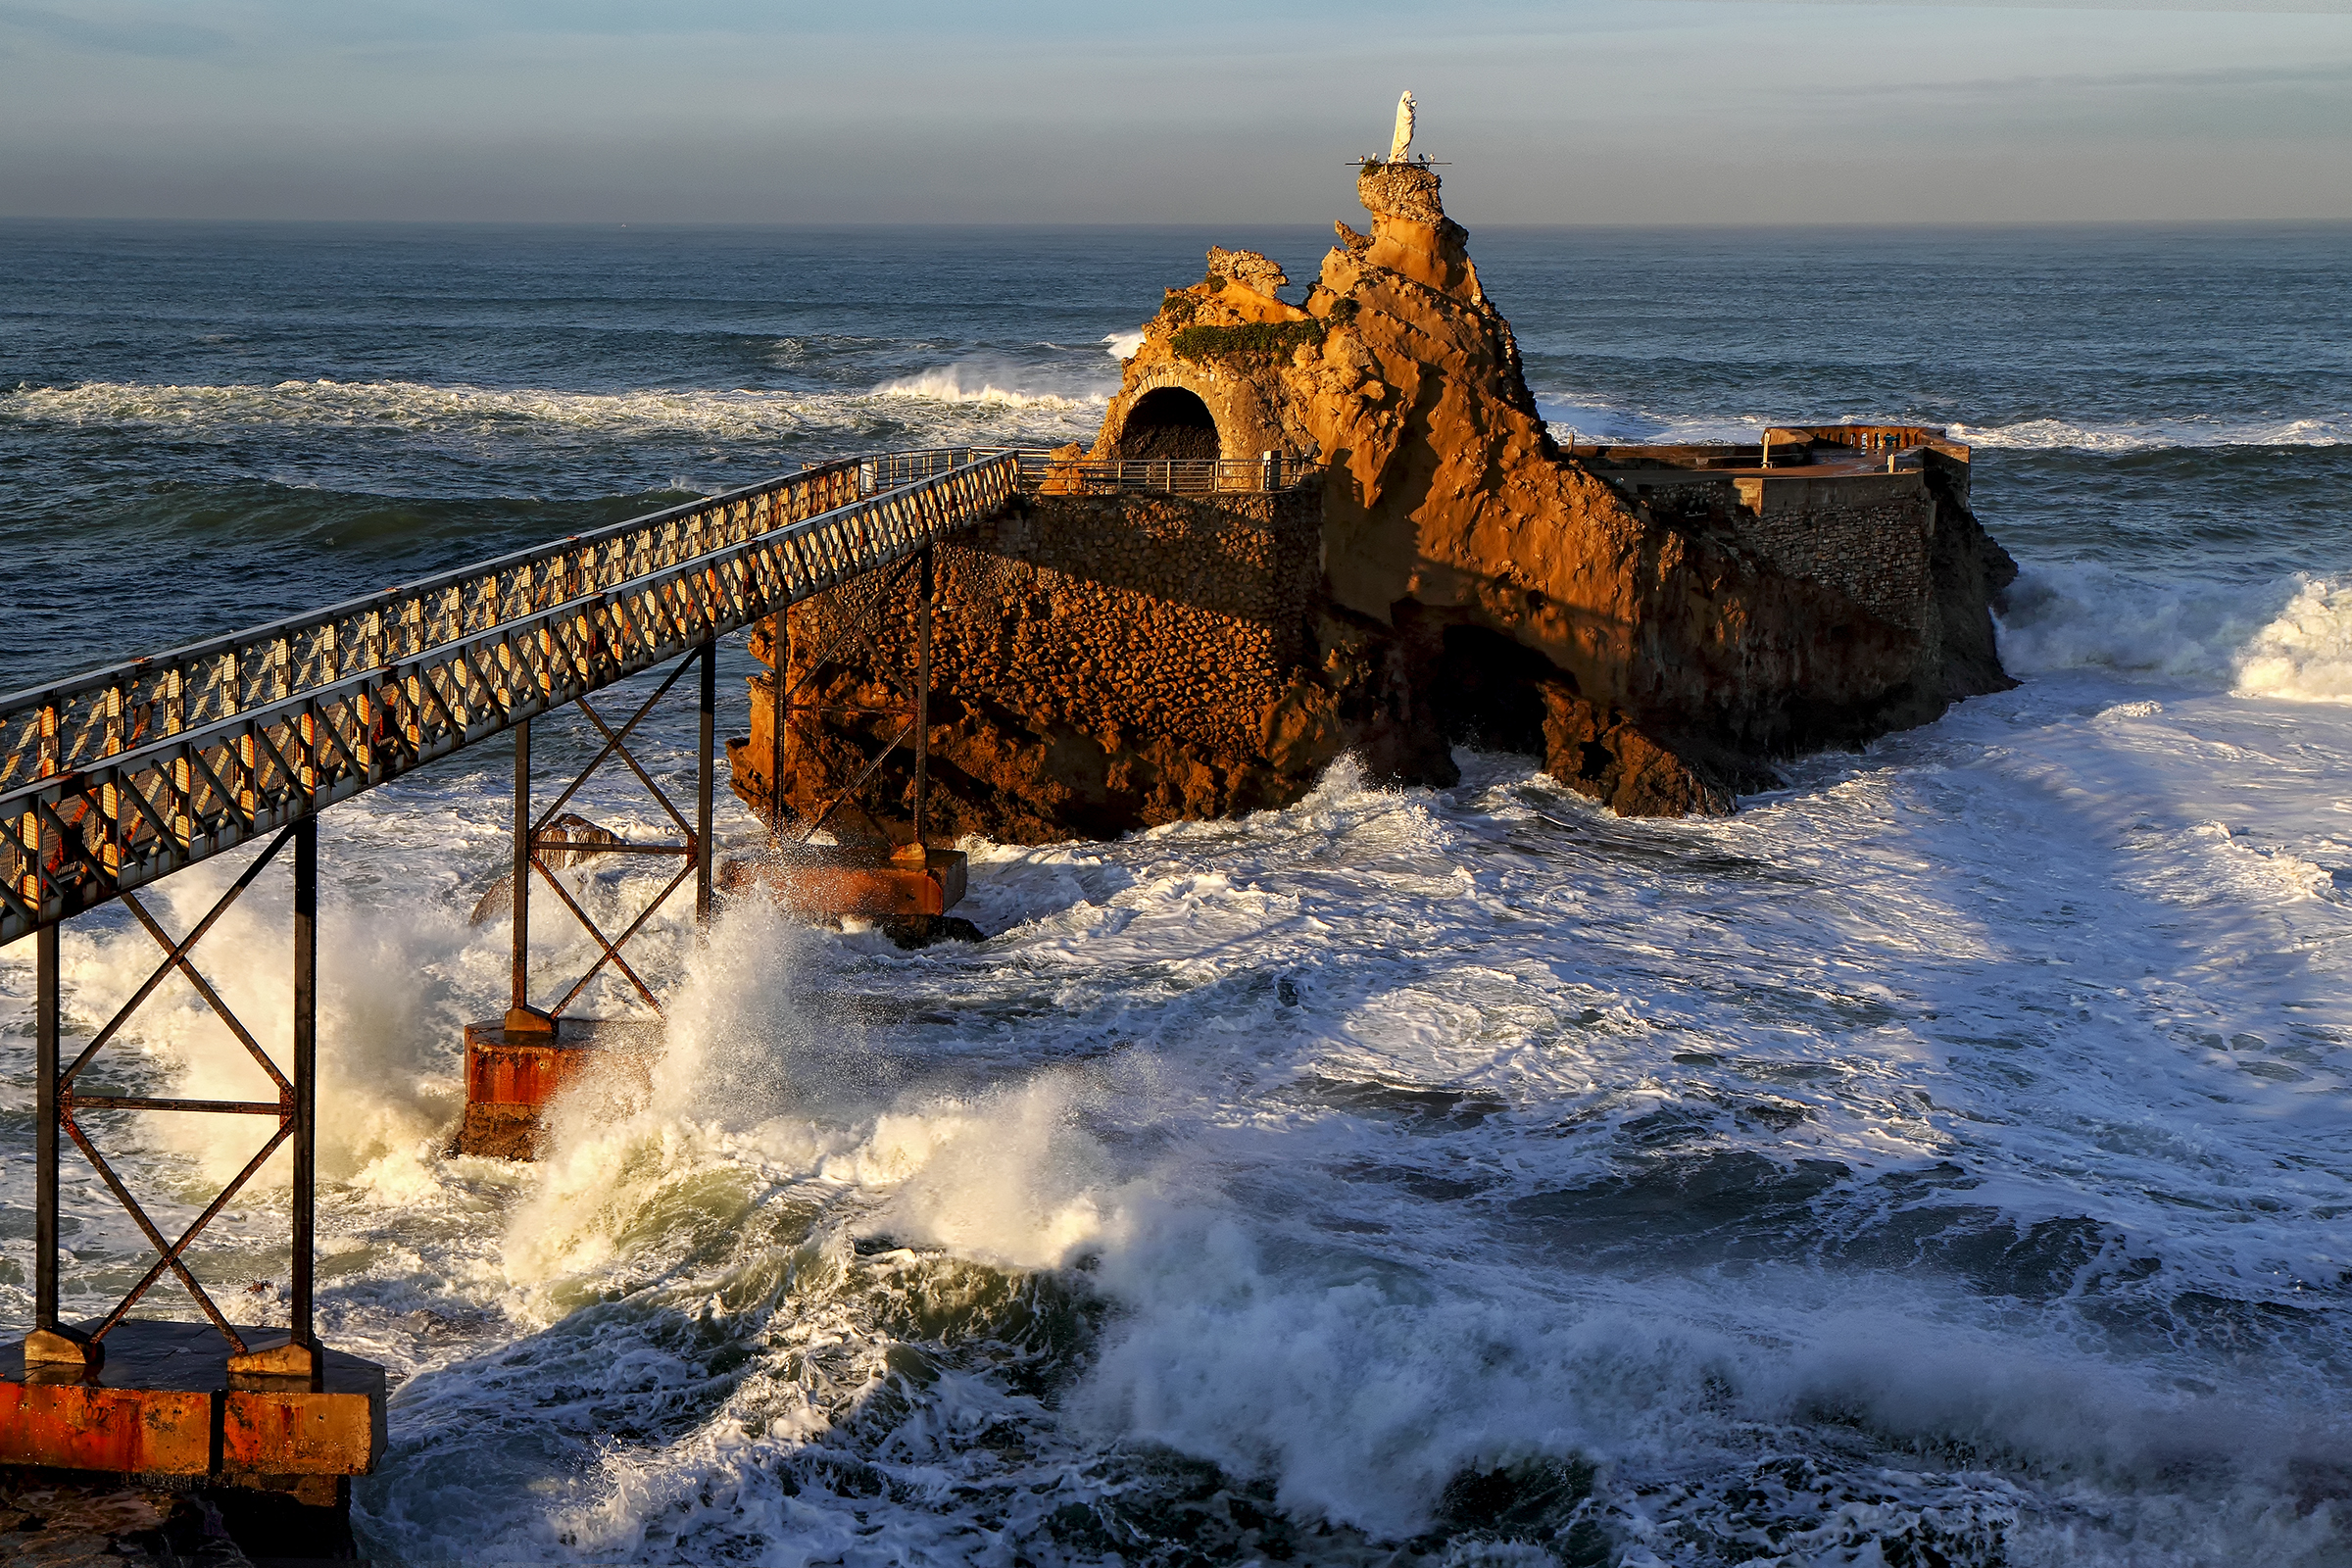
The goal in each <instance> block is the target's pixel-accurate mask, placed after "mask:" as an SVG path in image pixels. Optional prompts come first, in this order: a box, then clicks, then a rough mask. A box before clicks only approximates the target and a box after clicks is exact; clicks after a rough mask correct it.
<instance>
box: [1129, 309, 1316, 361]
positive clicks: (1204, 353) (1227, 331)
mask: <svg viewBox="0 0 2352 1568" xmlns="http://www.w3.org/2000/svg"><path fill="white" fill-rule="evenodd" d="M1326 330H1328V327H1327V326H1326V324H1325V323H1324V322H1322V321H1318V320H1313V319H1308V320H1304V321H1249V322H1245V323H1244V324H1242V325H1240V326H1188V327H1186V328H1184V329H1183V330H1182V331H1179V332H1176V333H1174V334H1172V335H1171V336H1170V337H1169V338H1168V347H1169V348H1171V349H1173V350H1175V352H1176V355H1177V357H1178V358H1179V359H1186V360H1191V361H1193V362H1194V363H1195V364H1208V363H1210V362H1212V361H1216V360H1255V359H1259V358H1265V357H1278V356H1281V355H1285V354H1289V353H1290V352H1291V351H1292V350H1294V349H1299V348H1306V347H1311V346H1312V345H1314V344H1318V343H1321V342H1322V341H1323V334H1324V332H1325V331H1326Z"/></svg>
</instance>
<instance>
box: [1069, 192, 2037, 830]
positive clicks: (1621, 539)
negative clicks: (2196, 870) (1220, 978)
mask: <svg viewBox="0 0 2352 1568" xmlns="http://www.w3.org/2000/svg"><path fill="white" fill-rule="evenodd" d="M1357 188H1358V192H1359V195H1360V197H1361V199H1362V201H1363V204H1364V206H1365V208H1366V209H1367V210H1368V211H1369V212H1370V213H1371V214H1372V217H1373V221H1372V231H1371V233H1370V234H1360V233H1357V232H1356V231H1354V230H1353V229H1351V228H1349V227H1348V225H1347V224H1345V223H1341V224H1337V225H1335V226H1336V227H1337V229H1338V233H1339V239H1340V243H1339V244H1338V245H1337V246H1335V247H1334V248H1333V249H1332V251H1331V252H1330V254H1329V255H1328V256H1327V257H1326V258H1325V259H1324V263H1323V271H1322V276H1321V277H1320V278H1319V279H1318V280H1317V282H1316V283H1315V285H1314V287H1313V289H1312V290H1311V291H1310V292H1309V294H1308V296H1307V299H1306V301H1305V304H1304V306H1303V308H1299V307H1293V306H1290V305H1288V304H1285V303H1284V302H1282V301H1281V300H1279V299H1275V298H1271V297H1270V293H1269V291H1266V290H1263V289H1261V288H1258V287H1255V286H1252V284H1250V282H1248V281H1246V279H1248V278H1249V277H1250V276H1251V274H1250V271H1249V270H1248V269H1246V268H1243V267H1241V266H1238V265H1236V264H1235V263H1234V262H1233V261H1232V260H1231V259H1230V257H1229V258H1228V259H1227V260H1226V261H1225V262H1224V263H1223V265H1222V267H1221V268H1212V270H1211V273H1210V275H1209V276H1208V277H1207V278H1206V279H1205V280H1204V281H1202V282H1201V283H1200V284H1197V285H1195V286H1193V287H1191V288H1188V289H1181V290H1173V291H1171V292H1170V293H1169V295H1168V296H1167V299H1166V302H1165V304H1164V305H1163V306H1162V308H1161V310H1160V313H1159V315H1158V316H1157V317H1156V318H1155V319H1153V320H1152V323H1151V325H1150V326H1149V327H1148V328H1147V330H1146V333H1145V339H1144V343H1143V346H1142V347H1141V349H1140V350H1139V351H1138V352H1137V354H1136V355H1135V357H1134V358H1133V359H1132V360H1130V361H1129V362H1128V366H1127V373H1126V381H1125V385H1124V386H1123V387H1122V389H1121V392H1120V395H1119V397H1118V399H1117V400H1116V401H1114V403H1113V404H1112V406H1111V409H1110V411H1109V414H1108V417H1106V418H1105V420H1104V424H1103V436H1102V438H1101V440H1100V441H1099V443H1098V447H1097V451H1096V454H1095V455H1096V456H1097V457H1103V458H1107V457H1112V456H1116V455H1117V454H1118V453H1119V451H1120V447H1121V438H1122V435H1123V432H1124V429H1125V427H1126V425H1127V424H1128V423H1129V422H1130V421H1131V419H1132V416H1133V415H1134V414H1135V412H1136V411H1137V409H1138V408H1139V407H1140V406H1141V405H1142V404H1143V402H1144V401H1145V400H1146V399H1147V398H1149V397H1151V396H1152V393H1154V392H1164V391H1165V390H1167V389H1171V388H1188V389H1191V390H1193V391H1195V392H1196V394H1197V395H1199V396H1201V398H1202V399H1203V401H1204V403H1205V404H1206V405H1207V406H1209V407H1210V408H1211V410H1212V412H1215V413H1217V414H1218V415H1219V416H1220V417H1219V418H1218V423H1219V425H1220V427H1228V426H1231V427H1238V429H1237V433H1238V434H1239V435H1240V437H1241V440H1240V445H1241V447H1242V449H1243V450H1244V451H1248V450H1251V449H1255V448H1257V447H1258V446H1259V445H1260V444H1261V443H1262V444H1263V446H1265V447H1271V448H1287V449H1289V450H1292V451H1300V452H1311V453H1314V454H1316V455H1317V456H1318V457H1319V458H1320V459H1321V460H1322V461H1324V462H1326V463H1328V464H1329V465H1330V466H1331V472H1330V477H1329V479H1328V481H1327V482H1326V484H1325V486H1324V508H1325V510H1324V518H1323V546H1324V550H1323V555H1324V565H1325V580H1326V590H1327V593H1328V596H1329V604H1330V609H1331V610H1332V611H1333V612H1335V613H1337V614H1338V615H1339V616H1341V617H1342V618H1350V619H1352V621H1353V623H1354V624H1355V625H1356V626H1358V627H1360V628H1364V629H1367V630H1368V629H1370V628H1379V629H1382V630H1385V631H1388V632H1391V633H1393V634H1394V635H1395V636H1396V638H1397V640H1398V642H1399V644H1400V645H1401V646H1400V655H1401V657H1402V658H1403V659H1404V661H1405V662H1406V663H1407V664H1408V666H1409V667H1410V668H1409V673H1408V675H1407V677H1406V678H1407V681H1408V684H1410V685H1412V686H1413V687H1415V688H1416V689H1419V690H1423V691H1445V692H1447V693H1449V694H1454V695H1455V696H1457V698H1458V697H1461V696H1465V695H1467V696H1470V697H1471V701H1470V703H1469V706H1470V707H1472V708H1473V709H1477V708H1480V707H1482V706H1483V707H1484V708H1485V709H1486V710H1488V711H1486V712H1484V713H1474V714H1472V715H1471V717H1472V719H1473V720H1474V722H1473V723H1472V724H1471V725H1470V726H1469V727H1470V728H1472V729H1477V728H1480V727H1481V725H1480V724H1479V723H1477V722H1475V720H1481V719H1483V721H1484V723H1483V727H1484V729H1485V730H1486V733H1485V734H1484V735H1483V737H1482V738H1484V739H1485V740H1487V741H1488V742H1489V743H1490V744H1502V745H1506V746H1512V747H1518V748H1523V749H1540V750H1541V752H1542V755H1543V756H1544V760H1545V766H1546V768H1547V769H1548V770H1549V771H1550V772H1551V773H1553V774H1554V775H1555V776H1556V777H1558V778H1559V779H1560V780H1561V781H1562V782H1563V783H1567V784H1570V785H1572V786H1574V787H1576V788H1578V789H1580V790H1583V791H1585V792H1586V793H1588V794H1591V795H1593V796H1594V797H1596V798H1598V799H1600V800H1603V801H1606V802H1607V803H1608V804H1610V805H1611V806H1613V807H1615V808H1616V809H1618V810H1620V811H1623V812H1628V813H1639V814H1659V813H1664V814H1679V813H1681V812H1685V811H1691V810H1723V809H1729V805H1730V800H1731V796H1732V794H1733V793H1734V792H1735V791H1737V790H1738V789H1740V788H1742V787H1750V786H1752V785H1754V784H1756V783H1759V782H1762V781H1763V780H1764V779H1766V778H1767V777H1768V776H1769V772H1768V767H1767V763H1768V761H1769V760H1770V759H1772V758H1774V757H1778V756H1785V755H1788V754H1790V753H1793V752H1796V751H1800V750H1804V749H1807V748H1812V747H1818V746H1822V745H1827V744H1838V743H1850V742H1855V741H1859V740H1862V739H1864V738H1866V737H1868V736H1871V735H1874V734H1878V733H1882V732H1884V731H1886V730H1888V729H1893V728H1900V727H1903V726H1905V725H1909V724H1916V723H1919V722H1922V721H1924V720H1926V719H1929V718H1932V717H1934V716H1936V714H1937V713H1939V712H1941V711H1943V709H1944V707H1945V706H1946V705H1947V704H1949V703H1950V702H1952V701H1953V700H1955V699H1957V698H1961V697H1966V696H1970V695H1974V694H1977V693H1983V692H1987V691H1997V690H2000V689H2002V688H2004V687H2006V686H2007V685H2008V684H2009V681H2008V679H2007V677H2006V676H2005V675H2004V674H2003V673H2002V672H2001V669H2000V665H1999V661H1998V659H1997V656H1996V655H1995V652H1994V648H1993V636H1992V626H1991V619H1990V614H1989V605H1990V601H1991V599H1992V597H1993V595H1994V594H1995V593H1997V592H1998V591H1999V590H2000V589H2001V588H2002V587H2004V586H2006V584H2007V583H2008V582H2009V580H2010V579H2011V578H2012V577H2013V576H2014V575H2015V572H2016V567H2015V565H2014V564H2013V563H2011V562H2010V560H2009V558H2008V556H2007V555H2006V554H2005V553H2004V552H2002V551H2001V549H2000V547H1999V546H1998V545H1996V544H1994V543H1993V542H1992V541H1991V540H1990V539H1989V538H1988V537H1987V536H1986V535H1985V532H1984V531H1983V529H1982V528H1980V527H1979V526H1978V525H1977V522H1976V519H1975V518H1974V516H1973V515H1970V513H1969V511H1968V507H1967V497H1966V489H1965V484H1966V481H1965V467H1964V466H1962V467H1961V468H1960V470H1959V472H1958V476H1957V477H1955V476H1954V474H1953V472H1952V471H1951V465H1949V464H1931V465H1927V466H1923V467H1922V469H1921V470H1920V471H1919V473H1918V474H1917V475H1916V476H1915V477H1914V478H1913V479H1911V480H1910V481H1909V483H1911V484H1912V485H1913V487H1914V488H1917V489H1919V490H1921V491H1922V492H1923V493H1925V500H1926V502H1927V503H1928V505H1927V506H1926V507H1925V508H1924V509H1923V510H1922V528H1923V531H1922V532H1921V534H1920V537H1921V539H1922V541H1924V542H1925V544H1926V553H1927V556H1928V557H1929V568H1928V570H1927V572H1926V574H1925V579H1926V580H1925V581H1923V582H1922V583H1921V584H1920V585H1919V587H1920V589H1921V592H1920V593H1919V594H1918V595H1915V596H1914V597H1915V598H1916V599H1917V600H1918V602H1917V603H1915V604H1909V605H1903V606H1900V607H1897V608H1895V609H1893V610H1891V611H1890V610H1889V608H1888V607H1887V605H1885V604H1880V605H1871V604H1868V603H1866V602H1865V600H1866V598H1867V596H1862V597H1857V596H1856V594H1855V593H1853V592H1852V591H1851V589H1852V586H1853V584H1852V582H1851V581H1850V579H1851V578H1853V577H1854V576H1855V575H1856V572H1855V570H1854V569H1852V568H1856V567H1867V566H1868V565H1869V564H1868V563H1864V562H1853V563H1845V564H1844V565H1845V566H1846V567H1847V568H1848V569H1846V570H1844V571H1843V573H1842V575H1843V576H1844V577H1846V578H1847V579H1849V580H1848V581H1847V582H1846V583H1845V584H1844V586H1842V587H1841V586H1839V585H1838V582H1837V581H1836V580H1835V579H1837V578H1838V577H1839V576H1840V575H1841V573H1840V572H1839V571H1838V570H1835V569H1823V570H1813V571H1807V572H1803V573H1800V572H1797V571H1792V570H1790V569H1789V562H1788V561H1787V560H1786V559H1785V558H1784V559H1776V556H1775V553H1774V552H1773V551H1772V550H1770V549H1769V548H1765V547H1763V546H1762V545H1760V544H1759V542H1758V541H1757V540H1756V539H1755V538H1753V537H1751V535H1752V533H1753V529H1752V528H1751V527H1750V524H1751V523H1752V522H1753V521H1754V520H1755V519H1752V518H1749V517H1746V516H1744V515H1739V514H1738V513H1737V512H1735V511H1731V510H1728V509H1722V508H1717V509H1713V510H1712V511H1711V512H1709V513H1707V514H1705V515H1691V514H1690V513H1688V512H1685V511H1679V510H1673V509H1669V508H1667V507H1663V506H1652V505H1649V504H1646V503H1644V502H1642V501H1641V500H1639V499H1637V498H1634V497H1630V496H1628V495H1627V494H1626V493H1625V492H1624V491H1623V490H1622V489H1621V488H1620V487H1619V486H1617V485H1615V484H1612V483H1611V482H1609V481H1608V480H1607V479H1606V478H1604V477H1602V476H1601V475H1600V474H1598V473H1596V472H1595V471H1593V468H1592V466H1589V465H1588V464H1586V463H1584V462H1580V461H1579V460H1578V459H1577V458H1576V457H1574V456H1572V455H1571V454H1568V453H1564V452H1563V451H1562V450H1561V449H1560V448H1559V446H1558V445H1557V444H1556V443H1555V442H1554V441H1553V440H1552V438H1551V436H1550V434H1549V433H1548V432H1547V431H1546V430H1545V428H1544V422H1543V420H1542V418H1541V417H1540V416H1539V415H1538V414H1537V412H1536V405H1535V399H1534V398H1533V396H1532V395H1531V394H1530V393H1529V391H1528V387H1527V382H1526V379H1525V376H1524V375H1523V373H1522V370H1521V367H1520V361H1519V351H1518V346H1517V344H1516V343H1515V341H1514V340H1513V338H1512V336H1511V329H1510V324H1509V323H1508V322H1507V321H1505V320H1504V319H1503V318H1502V316H1501V314H1500V313H1499V312H1497V311H1496V310H1495V307H1494V306H1493V305H1492V304H1491V303H1490V302H1489V301H1488V299H1487V297H1486V295H1485V292H1484V291H1483V290H1482V289H1481V287H1480V285H1479V279H1478V271H1477V269H1476V267H1475V266H1473V265H1472V263H1471V260H1470V257H1469V254H1468V250H1467V247H1466V240H1467V236H1466V235H1465V233H1464V232H1463V230H1462V228H1461V227H1460V226H1459V225H1458V224H1456V223H1454V222H1453V221H1451V220H1449V219H1447V218H1446V214H1445V210H1444V208H1443V206H1442V205H1441V204H1440V200H1439V176H1438V174H1437V173H1436V172H1435V171H1433V170H1431V169H1429V168H1428V167H1426V166H1423V165H1414V164H1369V165H1367V166H1365V168H1364V170H1363V172H1362V173H1361V175H1360V177H1359V179H1358V187H1357ZM1228 455H1229V456H1231V455H1235V454H1233V453H1232V452H1230V451H1229V452H1228ZM1826 478H1827V474H1826V472H1825V481H1826ZM1826 565H1828V564H1826V563H1825V566H1826ZM1530 656H1532V657H1530ZM1473 694H1475V695H1473ZM1538 706H1540V719H1539V718H1538V716H1537V709H1538ZM1457 707H1458V705H1457ZM1457 716H1458V715H1457ZM1538 729H1540V731H1541V740H1540V748H1539V747H1537V746H1534V745H1531V742H1534V741H1535V739H1536V731H1537V730H1538ZM1446 771H1447V769H1446V767H1445V766H1443V765H1435V766H1431V767H1428V768H1426V769H1424V771H1423V773H1422V774H1421V776H1422V777H1425V778H1432V779H1438V778H1443V777H1444V776H1445V774H1446Z"/></svg>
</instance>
